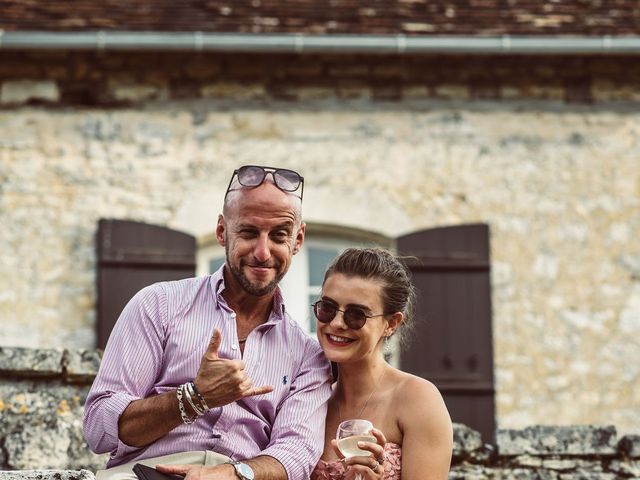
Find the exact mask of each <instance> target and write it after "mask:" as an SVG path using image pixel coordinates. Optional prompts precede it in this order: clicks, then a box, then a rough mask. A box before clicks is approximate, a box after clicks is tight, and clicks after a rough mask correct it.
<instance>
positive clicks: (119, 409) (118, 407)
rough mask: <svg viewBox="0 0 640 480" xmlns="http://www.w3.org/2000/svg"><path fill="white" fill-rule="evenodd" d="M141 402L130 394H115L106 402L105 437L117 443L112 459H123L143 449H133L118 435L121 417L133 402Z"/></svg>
mask: <svg viewBox="0 0 640 480" xmlns="http://www.w3.org/2000/svg"><path fill="white" fill-rule="evenodd" d="M134 400H139V398H138V397H134V396H133V395H129V394H128V393H122V392H118V393H114V394H113V395H111V396H110V397H109V398H108V399H107V400H105V402H104V405H103V408H104V416H103V417H102V418H103V422H104V423H103V426H104V432H105V435H107V436H109V437H111V438H113V439H114V440H116V442H117V447H116V449H115V450H114V451H112V452H111V459H115V458H122V457H124V456H126V455H128V454H130V453H132V452H135V451H138V450H141V447H132V446H130V445H127V444H126V443H124V442H123V441H121V440H120V437H119V434H118V422H119V421H120V416H121V415H122V413H123V412H124V411H125V410H126V408H127V407H128V406H129V404H130V403H131V402H133V401H134Z"/></svg>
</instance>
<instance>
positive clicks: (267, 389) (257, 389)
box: [242, 385, 273, 397]
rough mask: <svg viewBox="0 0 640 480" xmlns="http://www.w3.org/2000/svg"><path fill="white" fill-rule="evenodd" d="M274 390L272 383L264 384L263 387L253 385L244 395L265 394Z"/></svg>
mask: <svg viewBox="0 0 640 480" xmlns="http://www.w3.org/2000/svg"><path fill="white" fill-rule="evenodd" d="M269 392H273V387H272V386H271V385H263V386H262V387H251V388H250V389H249V390H247V391H246V392H244V393H243V394H242V396H243V397H253V396H255V395H264V394H265V393H269Z"/></svg>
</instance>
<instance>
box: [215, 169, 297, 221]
mask: <svg viewBox="0 0 640 480" xmlns="http://www.w3.org/2000/svg"><path fill="white" fill-rule="evenodd" d="M247 201H249V202H251V203H253V204H258V205H259V204H261V203H263V202H267V203H273V204H277V205H279V206H281V207H283V208H285V207H286V206H288V207H289V208H290V210H291V212H292V213H293V215H294V218H295V224H296V226H300V224H301V223H302V199H301V198H300V197H298V196H297V195H294V194H292V193H289V192H283V191H282V190H280V189H279V188H278V187H276V185H275V184H274V183H273V182H272V181H269V180H268V179H265V181H264V183H262V184H261V185H259V186H257V187H243V186H242V185H240V184H237V185H236V187H234V188H233V189H230V190H229V191H228V192H227V196H226V197H225V199H224V205H223V207H222V214H223V216H224V217H225V218H227V219H231V218H233V217H234V216H235V215H236V214H237V213H238V211H239V206H240V205H241V204H242V203H246V202H247Z"/></svg>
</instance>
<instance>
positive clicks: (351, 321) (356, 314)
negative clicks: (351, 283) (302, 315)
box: [311, 300, 387, 330]
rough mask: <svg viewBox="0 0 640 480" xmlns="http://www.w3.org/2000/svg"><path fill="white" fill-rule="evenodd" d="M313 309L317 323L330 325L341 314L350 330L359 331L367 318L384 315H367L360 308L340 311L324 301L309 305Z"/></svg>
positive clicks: (382, 314)
mask: <svg viewBox="0 0 640 480" xmlns="http://www.w3.org/2000/svg"><path fill="white" fill-rule="evenodd" d="M311 306H312V307H313V313H314V314H315V316H316V318H317V319H318V321H319V322H322V323H330V322H331V320H333V319H334V318H336V315H337V314H338V312H342V319H343V320H344V323H346V324H347V327H349V328H350V329H352V330H359V329H361V328H362V327H364V324H365V323H367V320H368V319H369V318H373V317H384V316H385V315H387V314H386V313H380V314H379V315H367V313H366V312H365V311H364V310H363V309H362V308H360V307H347V308H345V309H344V310H340V309H339V308H338V307H337V306H336V304H335V303H332V302H327V301H326V300H318V301H317V302H316V303H314V304H312V305H311Z"/></svg>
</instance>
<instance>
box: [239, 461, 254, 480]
mask: <svg viewBox="0 0 640 480" xmlns="http://www.w3.org/2000/svg"><path fill="white" fill-rule="evenodd" d="M235 467H236V471H237V472H238V473H239V474H240V475H242V478H246V479H247V480H253V477H254V475H253V469H252V468H251V467H250V466H249V465H247V464H246V463H236V464H235Z"/></svg>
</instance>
